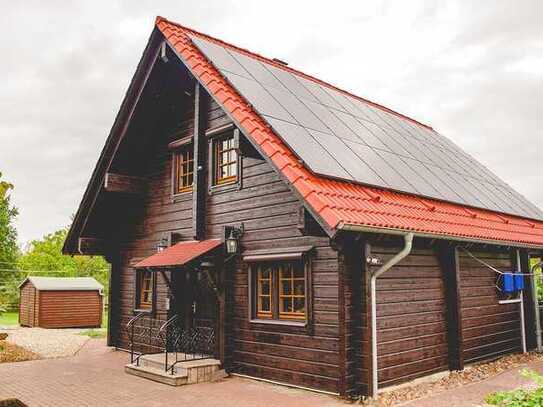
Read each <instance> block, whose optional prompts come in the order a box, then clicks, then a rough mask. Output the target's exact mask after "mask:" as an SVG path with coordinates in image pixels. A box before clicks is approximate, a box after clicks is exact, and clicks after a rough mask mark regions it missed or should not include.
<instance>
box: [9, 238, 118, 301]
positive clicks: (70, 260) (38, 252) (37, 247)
mask: <svg viewBox="0 0 543 407" xmlns="http://www.w3.org/2000/svg"><path fill="white" fill-rule="evenodd" d="M67 234H68V229H67V228H64V229H60V230H57V231H56V232H54V233H50V234H48V235H45V236H44V237H43V238H42V239H39V240H33V241H32V242H31V243H30V245H29V248H28V249H27V250H26V251H25V253H23V255H22V256H20V257H19V261H18V269H19V270H20V271H21V272H22V273H23V274H28V275H39V276H55V277H94V278H95V279H96V280H98V281H99V282H100V283H101V284H102V285H103V286H104V293H105V294H106V295H107V292H108V272H109V264H108V262H106V260H105V259H104V258H103V257H101V256H93V257H89V256H66V255H63V254H62V245H63V244H64V240H66V236H67Z"/></svg>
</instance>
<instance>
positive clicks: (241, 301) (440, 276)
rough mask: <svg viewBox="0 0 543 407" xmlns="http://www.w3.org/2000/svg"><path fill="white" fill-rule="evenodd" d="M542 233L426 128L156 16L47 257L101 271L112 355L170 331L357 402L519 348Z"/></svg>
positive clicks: (243, 367)
mask: <svg viewBox="0 0 543 407" xmlns="http://www.w3.org/2000/svg"><path fill="white" fill-rule="evenodd" d="M542 219H543V214H542V212H541V211H540V210H539V209H538V208H536V207H535V206H534V205H533V204H531V203H530V202H528V201H527V200H526V199H525V198H524V197H522V196H521V195H520V194H518V193H517V192H515V191H514V190H513V189H512V188H510V187H509V186H508V185H507V184H505V183H504V182H503V181H501V180H500V179H499V178H498V177H496V176H495V175H494V174H492V173H491V172H490V171H489V170H488V169H486V168H485V167H484V166H482V165H481V164H479V163H478V162H477V161H476V160H475V159H474V158H473V157H471V156H469V155H468V154H466V153H464V152H463V151H462V150H461V149H460V148H458V147H457V146H456V145H455V144H454V143H452V142H451V141H450V140H448V139H447V138H445V137H444V136H442V135H440V134H439V133H437V132H436V131H435V130H433V129H432V128H431V127H429V126H427V125H424V124H421V123H419V122H417V121H416V120H413V119H411V118H408V117H406V116H404V115H401V114H399V113H397V112H394V111H392V110H390V109H388V108H385V107H383V106H380V105H377V104H375V103H373V102H371V101H368V100H365V99H362V98H360V97H357V96H355V95H352V94H350V93H348V92H345V91H343V90H340V89H338V88H336V87H334V86H332V85H330V84H328V83H325V82H323V81H320V80H318V79H316V78H313V77H311V76H308V75H306V74H304V73H301V72H299V71H297V70H295V69H292V68H290V67H289V66H288V65H287V64H286V63H284V62H282V61H280V60H275V59H268V58H265V57H262V56H260V55H257V54H255V53H252V52H250V51H247V50H245V49H241V48H239V47H236V46H234V45H231V44H227V43H225V42H223V41H221V40H218V39H216V38H212V37H210V36H207V35H204V34H202V33H199V32H196V31H194V30H191V29H189V28H186V27H183V26H181V25H178V24H176V23H173V22H170V21H168V20H166V19H164V18H161V17H158V18H157V20H156V24H155V27H154V30H153V32H152V34H151V37H150V39H149V42H148V44H147V47H146V48H145V51H144V53H143V56H142V59H141V61H140V63H139V65H138V67H137V70H136V73H135V75H134V78H133V80H132V82H131V84H130V87H129V89H128V91H127V94H126V97H125V99H124V102H123V104H122V106H121V109H120V112H119V114H118V116H117V118H116V120H115V123H114V125H113V128H112V130H111V133H110V135H109V137H108V139H107V141H106V144H105V147H104V149H103V151H102V154H101V156H100V158H99V160H98V163H97V165H96V168H95V170H94V172H93V174H92V177H91V180H90V182H89V184H88V187H87V190H86V192H85V194H84V197H83V200H82V202H81V205H80V207H79V210H78V212H77V214H76V217H75V219H74V222H73V225H72V227H71V230H70V233H69V235H68V238H67V240H66V243H65V246H64V252H65V253H67V254H88V255H93V254H101V255H104V256H105V257H106V258H107V260H108V261H109V262H110V263H111V265H112V272H111V281H110V285H111V286H110V298H109V304H110V307H109V312H110V315H109V329H108V343H109V344H110V345H112V346H116V347H118V348H121V349H129V348H130V347H133V346H135V345H137V344H135V343H134V339H133V337H132V339H131V336H130V330H129V329H127V328H126V327H127V324H129V322H130V321H131V320H134V318H135V317H138V318H140V319H141V320H143V319H145V318H147V319H148V321H149V325H148V327H149V329H148V331H146V332H149V336H151V332H153V329H155V330H156V331H157V332H159V331H160V332H162V333H164V332H166V331H167V332H169V330H170V328H171V327H172V326H173V325H170V324H169V323H167V322H168V321H170V320H172V318H173V319H176V324H175V325H176V327H177V330H181V331H183V332H188V330H189V329H192V331H191V332H194V333H195V336H194V337H193V338H192V339H194V338H196V337H198V338H200V340H202V338H205V340H206V341H207V343H208V344H211V345H212V348H213V349H212V351H211V353H212V354H213V355H212V356H213V357H215V358H216V359H218V360H219V361H220V363H221V365H222V366H223V367H224V368H225V369H226V370H227V371H228V372H230V373H236V374H242V375H247V376H251V377H255V378H263V379H268V380H273V381H276V382H281V383H286V384H289V385H296V386H302V387H306V388H311V389H317V390H321V391H326V392H331V393H337V394H340V395H350V394H366V395H367V394H370V395H373V394H375V392H376V389H377V386H379V387H385V386H389V385H393V384H397V383H401V382H404V381H408V380H411V379H413V378H416V377H419V376H423V375H428V374H431V373H434V372H439V371H444V370H449V369H450V370H461V369H463V367H464V366H465V365H466V364H469V363H472V362H476V361H482V360H488V359H492V358H495V357H497V356H499V355H503V354H507V353H512V352H519V351H521V350H522V349H523V343H526V347H527V348H528V349H530V348H533V347H534V346H535V332H534V329H533V324H534V317H533V312H532V308H531V304H532V300H533V298H532V296H531V291H530V289H529V288H530V283H531V280H530V279H529V278H528V276H527V274H528V273H529V270H528V268H529V266H528V264H529V258H530V256H534V255H539V254H540V253H541V249H542V248H543V222H542ZM399 255H401V258H400V257H399ZM515 271H516V272H522V273H524V275H523V277H521V278H524V282H525V284H526V286H525V290H524V291H523V293H522V295H523V296H524V297H523V301H522V302H520V301H519V300H518V299H519V292H516V293H515V292H504V291H503V290H502V289H500V284H501V283H500V279H502V278H503V276H504V275H507V273H508V272H515ZM501 273H506V274H501ZM377 275H379V276H378V277H377ZM372 281H373V282H374V283H375V286H373V285H372ZM373 288H374V289H373ZM372 293H373V295H372ZM373 302H374V303H375V306H372V303H373ZM522 306H524V308H523V311H524V325H525V329H524V330H523V329H522V328H523V327H522V326H521V316H520V307H522ZM129 326H130V325H129ZM161 329H162V330H161ZM523 333H525V335H523ZM166 342H167V341H166ZM166 342H165V343H166ZM139 345H140V353H153V352H160V351H162V350H163V349H161V348H160V344H159V345H157V344H156V343H154V344H153V343H151V342H149V343H147V344H139ZM164 346H166V347H167V346H170V345H164ZM185 353H187V352H186V349H185Z"/></svg>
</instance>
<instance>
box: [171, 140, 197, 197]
mask: <svg viewBox="0 0 543 407" xmlns="http://www.w3.org/2000/svg"><path fill="white" fill-rule="evenodd" d="M173 182H174V193H175V194H180V193H182V192H187V191H191V190H192V184H193V182H194V150H193V148H192V144H187V145H185V146H183V147H182V148H181V149H179V150H178V151H176V152H175V153H174V180H173Z"/></svg>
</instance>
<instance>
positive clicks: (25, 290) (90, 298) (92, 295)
mask: <svg viewBox="0 0 543 407" xmlns="http://www.w3.org/2000/svg"><path fill="white" fill-rule="evenodd" d="M103 288H104V287H103V286H102V284H100V283H99V282H98V281H96V280H95V279H94V278H92V277H68V278H66V277H27V278H26V279H25V280H24V281H23V282H22V283H21V284H20V285H19V290H20V295H21V298H20V302H19V324H21V325H22V326H28V327H41V328H79V327H89V328H90V327H99V326H101V325H102V308H103V295H102V291H103Z"/></svg>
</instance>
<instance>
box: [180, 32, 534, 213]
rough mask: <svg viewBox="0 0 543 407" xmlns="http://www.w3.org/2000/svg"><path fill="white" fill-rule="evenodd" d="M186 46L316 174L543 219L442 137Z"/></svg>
mask: <svg viewBox="0 0 543 407" xmlns="http://www.w3.org/2000/svg"><path fill="white" fill-rule="evenodd" d="M191 38H192V40H193V42H194V43H195V45H196V46H197V47H198V48H199V49H200V50H201V51H202V52H203V53H204V54H205V56H206V57H207V58H208V59H209V60H210V61H211V62H212V63H213V64H214V65H215V66H216V67H217V68H218V69H219V70H220V72H221V73H222V74H223V75H224V76H225V77H226V79H227V80H228V81H230V83H231V84H232V85H233V86H234V88H236V89H237V90H238V92H239V93H240V94H241V95H242V96H243V97H244V98H245V99H246V100H247V102H248V103H250V104H251V105H252V106H253V107H254V109H255V110H256V111H257V112H258V113H259V114H260V115H261V116H262V117H263V118H264V120H266V121H267V122H268V124H270V125H271V126H272V128H273V129H274V130H275V132H276V133H277V135H278V136H279V137H281V138H282V139H283V141H284V142H285V143H286V144H287V145H288V146H289V147H290V148H291V149H292V151H293V152H294V153H295V154H296V155H297V156H298V157H299V158H300V160H302V161H303V162H304V164H305V165H306V166H307V167H308V168H309V169H310V170H311V171H313V172H314V173H317V174H320V175H323V176H330V177H334V178H342V179H346V180H349V181H356V182H360V183H364V184H369V185H375V186H378V187H382V188H390V189H394V190H399V191H402V192H407V193H412V194H417V195H422V196H427V197H431V198H437V199H442V200H446V201H451V202H456V203H460V204H467V205H470V206H474V207H480V208H486V209H490V210H493V211H501V212H506V213H511V214H515V215H520V216H525V217H529V218H538V219H543V212H542V211H541V210H539V209H538V208H537V207H535V205H533V204H532V203H530V202H529V201H528V200H526V199H525V198H524V197H522V196H521V195H520V194H519V193H518V192H516V191H514V190H513V189H512V188H510V187H509V186H508V185H507V184H505V183H504V182H503V181H502V180H500V179H499V178H498V177H497V176H496V175H494V174H493V173H492V172H490V171H489V170H488V169H487V168H486V167H484V166H483V165H482V164H480V163H479V162H478V161H476V160H475V159H474V158H473V157H471V156H470V155H469V154H467V153H465V152H464V151H463V150H461V149H460V148H459V147H458V146H457V145H456V144H454V143H453V142H452V141H451V140H449V139H447V138H446V137H444V136H442V135H441V134H439V133H437V132H435V131H433V130H431V129H429V128H427V127H425V126H422V125H419V124H417V123H416V122H413V121H411V120H409V119H406V118H404V117H400V116H399V115H397V114H394V113H392V112H390V111H387V110H386V109H382V108H379V107H377V106H375V105H373V104H371V103H369V102H365V101H364V100H362V99H359V98H356V97H354V96H351V95H349V94H346V93H343V92H341V91H339V90H337V89H335V88H332V87H329V86H326V85H323V84H322V83H319V82H317V81H314V80H311V79H310V78H308V77H305V76H303V75H298V74H295V73H293V72H291V71H289V70H288V69H283V68H281V67H279V66H275V65H272V64H270V63H266V62H265V61H263V60H259V59H257V58H256V57H255V58H253V57H251V56H248V55H246V54H245V53H243V52H238V51H236V50H234V49H231V48H225V47H223V46H221V45H219V44H216V43H213V42H211V41H207V40H204V39H201V38H198V37H196V36H191Z"/></svg>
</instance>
